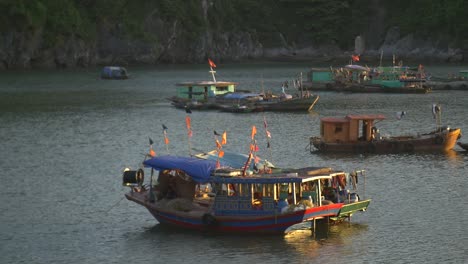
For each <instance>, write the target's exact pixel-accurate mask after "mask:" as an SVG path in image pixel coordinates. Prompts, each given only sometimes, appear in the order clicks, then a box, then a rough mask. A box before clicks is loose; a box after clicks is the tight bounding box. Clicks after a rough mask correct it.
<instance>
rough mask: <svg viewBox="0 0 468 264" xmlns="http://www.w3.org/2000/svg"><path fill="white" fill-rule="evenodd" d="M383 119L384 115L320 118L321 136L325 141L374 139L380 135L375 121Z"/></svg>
mask: <svg viewBox="0 0 468 264" xmlns="http://www.w3.org/2000/svg"><path fill="white" fill-rule="evenodd" d="M383 119H385V116H383V115H347V116H346V117H344V118H335V117H324V118H322V119H321V120H320V136H321V138H322V140H323V141H324V142H325V143H335V142H356V141H372V140H373V139H375V138H377V137H379V136H378V135H377V133H378V130H377V129H376V128H375V123H376V121H380V120H383Z"/></svg>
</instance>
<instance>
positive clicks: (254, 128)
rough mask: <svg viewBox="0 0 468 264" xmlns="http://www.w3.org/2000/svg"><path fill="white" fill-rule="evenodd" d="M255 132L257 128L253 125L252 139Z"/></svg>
mask: <svg viewBox="0 0 468 264" xmlns="http://www.w3.org/2000/svg"><path fill="white" fill-rule="evenodd" d="M256 134H257V128H256V127H255V126H252V140H253V139H254V138H255V135H256Z"/></svg>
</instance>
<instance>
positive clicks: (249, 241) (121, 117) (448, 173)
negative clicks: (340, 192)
mask: <svg viewBox="0 0 468 264" xmlns="http://www.w3.org/2000/svg"><path fill="white" fill-rule="evenodd" d="M308 66H315V65H305V64H286V63H284V64H253V65H218V75H217V79H218V80H226V81H238V82H239V83H240V85H239V88H240V89H250V90H260V89H261V87H262V86H263V87H264V88H265V89H272V90H274V91H280V87H281V83H282V82H284V81H286V80H291V79H292V78H293V77H294V76H295V75H296V74H297V73H299V72H301V71H303V72H305V71H306V70H307V67H308ZM207 68H208V67H207V66H206V65H198V66H167V67H159V68H129V72H130V73H131V75H132V76H131V77H132V78H131V79H129V80H124V81H108V80H106V81H105V80H100V79H99V78H98V77H99V69H95V70H94V69H90V70H82V71H54V72H49V71H33V72H7V73H0V137H1V140H2V142H1V144H0V146H1V151H0V165H1V166H0V168H1V174H0V179H1V182H2V185H3V188H2V191H1V192H0V199H1V203H0V212H1V214H0V262H1V263H129V262H132V261H135V262H137V263H199V262H205V261H209V262H210V263H221V262H222V263H289V262H293V263H345V262H349V263H464V262H465V261H466V259H468V253H467V252H468V248H467V246H466V245H467V243H468V231H467V230H468V229H467V228H466V223H467V222H466V219H467V216H468V214H467V212H468V202H467V201H468V199H467V197H466V196H465V194H466V193H467V191H466V190H467V187H468V177H466V174H467V172H468V154H467V153H465V152H463V151H462V150H461V149H459V148H458V146H457V147H456V149H455V150H454V151H450V152H448V153H437V154H430V153H422V154H403V155H318V154H311V153H309V149H308V139H309V137H310V136H312V135H318V134H319V130H320V125H319V119H320V117H323V116H344V115H347V114H351V113H379V114H385V115H386V116H387V117H388V119H387V120H385V121H382V122H381V123H379V128H380V131H381V133H382V134H383V135H385V134H392V135H397V134H416V133H424V132H428V131H430V130H433V129H434V127H435V122H434V119H433V118H432V113H431V105H432V103H440V104H442V123H443V124H444V125H449V126H451V127H461V128H462V132H464V131H468V125H467V124H468V97H467V95H468V92H465V91H436V92H433V93H431V94H424V95H413V94H411V95H406V94H392V95H389V94H339V93H326V92H322V93H319V95H320V100H319V101H318V103H317V105H316V106H315V108H314V109H315V111H314V112H313V113H308V114H307V113H253V114H230V113H219V112H194V113H193V114H192V115H191V118H192V126H193V133H194V135H193V138H192V142H191V144H192V145H193V147H194V148H197V149H202V150H207V149H213V148H214V147H215V142H214V140H213V130H217V131H223V130H226V131H227V132H228V145H226V147H225V148H226V149H228V150H233V151H239V152H246V151H247V149H248V147H249V139H250V127H251V126H252V125H256V126H257V127H258V128H259V131H262V130H261V129H262V128H263V118H264V117H265V118H266V119H267V121H268V124H269V130H270V132H271V134H272V141H271V144H272V154H271V155H270V153H268V152H267V151H266V149H265V146H266V141H262V139H261V137H258V141H259V142H258V143H259V145H260V155H261V156H264V157H266V158H268V159H269V160H271V161H273V162H274V163H275V164H277V165H278V166H282V167H298V166H314V165H317V166H330V167H335V168H339V169H344V170H353V169H365V170H367V178H366V185H365V190H364V187H363V186H360V188H361V189H360V190H361V193H362V192H363V191H365V195H364V196H365V197H367V198H372V199H373V200H372V203H371V205H370V207H369V209H368V211H367V212H365V213H362V214H358V215H356V216H355V217H354V218H353V219H352V222H351V224H350V225H341V226H334V227H332V228H331V230H330V236H329V238H328V239H327V240H322V241H315V240H314V239H313V237H312V236H311V233H310V231H307V230H301V231H297V232H294V233H292V234H290V235H287V236H285V237H270V236H268V237H263V236H243V235H238V236H237V235H230V236H221V235H213V234H201V233H198V232H180V231H177V230H174V229H167V228H164V227H161V226H159V225H158V224H157V221H156V220H155V219H154V218H152V216H151V215H150V214H149V212H147V211H146V210H145V209H144V208H142V207H140V206H138V205H136V204H134V203H131V202H129V201H127V200H122V198H123V195H124V193H125V192H127V189H126V188H124V187H122V186H121V173H122V170H123V168H125V167H133V168H135V167H137V165H138V164H139V162H141V161H142V160H143V155H142V153H145V152H146V151H147V150H148V146H147V144H148V137H151V138H152V139H153V140H154V141H155V149H156V151H157V152H158V153H160V154H166V152H167V151H166V148H165V145H164V141H163V134H162V127H161V126H162V124H165V125H166V126H167V127H168V128H169V129H168V136H169V138H170V141H171V143H170V145H169V151H170V153H171V154H179V155H187V154H188V146H187V144H188V142H187V137H186V130H185V115H186V114H185V112H184V111H180V110H177V109H174V108H172V107H171V105H170V104H169V103H168V101H167V100H166V98H167V97H169V96H171V95H173V94H174V89H175V86H174V84H175V83H177V82H182V81H192V80H206V79H208V78H209V77H210V76H209V74H208V69H207ZM467 68H468V66H465V67H461V66H450V67H449V66H444V67H432V68H431V66H426V69H427V70H429V71H431V70H432V72H433V73H436V72H437V73H441V74H446V73H448V72H457V71H458V70H459V69H467ZM290 92H292V91H290ZM397 111H406V112H407V115H406V116H405V118H404V119H402V120H400V121H397V120H396V118H395V117H394V116H395V112H397ZM260 134H261V133H259V135H260ZM461 141H465V142H468V139H465V138H464V137H462V139H461ZM262 144H263V145H262ZM262 146H263V147H262ZM361 183H363V182H362V181H361Z"/></svg>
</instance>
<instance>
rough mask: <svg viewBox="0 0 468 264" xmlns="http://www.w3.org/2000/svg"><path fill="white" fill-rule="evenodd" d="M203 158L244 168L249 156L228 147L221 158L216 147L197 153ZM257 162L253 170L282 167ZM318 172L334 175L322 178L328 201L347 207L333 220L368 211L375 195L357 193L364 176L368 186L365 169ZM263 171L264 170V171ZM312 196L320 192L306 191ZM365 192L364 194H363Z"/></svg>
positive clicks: (198, 156) (306, 196) (323, 190)
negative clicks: (349, 171) (229, 149)
mask: <svg viewBox="0 0 468 264" xmlns="http://www.w3.org/2000/svg"><path fill="white" fill-rule="evenodd" d="M194 156H195V157H197V158H200V159H211V160H214V161H216V160H220V162H222V163H223V164H229V166H230V167H232V168H242V167H243V166H244V164H245V161H246V160H247V159H248V155H245V154H241V153H236V152H230V151H224V155H223V157H221V158H219V157H218V154H217V151H216V150H213V151H210V152H205V153H199V154H196V155H194ZM256 160H257V162H256V163H254V162H252V163H251V164H249V170H252V171H255V170H258V171H267V170H271V171H272V172H274V171H278V170H279V168H277V167H276V166H275V165H273V164H272V163H271V162H269V161H268V160H264V159H261V158H259V157H257V159H256ZM315 171H316V173H322V174H328V175H331V176H332V178H331V179H330V180H328V179H327V180H324V181H322V188H323V189H322V195H323V198H324V201H325V203H327V202H329V201H331V202H333V203H340V202H342V203H344V205H343V207H342V208H341V209H340V212H339V214H338V215H337V216H334V217H330V220H331V221H333V223H335V224H336V223H341V222H343V221H344V220H348V221H349V220H351V216H352V215H353V214H354V213H356V212H364V211H366V210H367V207H368V206H369V204H370V202H371V199H364V200H361V197H360V196H359V194H358V193H357V187H358V181H359V180H358V179H359V178H361V181H362V180H364V183H363V184H361V186H363V187H364V188H365V181H366V179H365V177H366V174H365V170H356V171H353V172H351V173H346V172H344V171H332V169H331V168H320V169H316V170H315ZM260 174H261V173H260ZM309 196H310V197H311V199H312V201H313V202H314V203H317V198H318V196H317V195H316V193H315V192H313V191H303V192H302V197H305V198H308V197H309ZM364 196H365V194H363V197H364Z"/></svg>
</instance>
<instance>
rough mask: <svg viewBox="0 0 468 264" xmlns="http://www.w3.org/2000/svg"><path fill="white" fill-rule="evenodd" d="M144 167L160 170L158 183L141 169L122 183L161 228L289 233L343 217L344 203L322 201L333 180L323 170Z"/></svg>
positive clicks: (158, 160) (190, 162)
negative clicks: (302, 225) (297, 227)
mask: <svg viewBox="0 0 468 264" xmlns="http://www.w3.org/2000/svg"><path fill="white" fill-rule="evenodd" d="M143 164H144V166H145V167H147V168H151V169H152V170H157V171H159V176H158V180H157V181H158V184H156V185H153V184H152V182H151V181H152V180H150V184H149V185H145V184H144V179H143V178H144V177H142V174H143V173H142V170H138V171H126V172H124V176H123V183H124V185H127V186H130V187H131V188H132V190H131V191H130V192H128V193H127V194H125V196H126V198H127V199H128V200H130V201H133V202H136V203H138V204H140V205H142V206H144V207H145V208H147V209H148V210H149V212H150V213H151V214H152V215H153V216H154V217H155V218H156V219H157V220H158V222H159V223H160V224H167V225H172V226H176V227H180V228H184V229H185V228H188V229H197V230H209V231H217V232H255V233H285V232H288V230H289V228H290V227H292V226H294V225H296V224H300V223H304V222H308V221H313V220H316V219H321V218H324V217H330V216H339V212H340V209H341V208H342V207H343V205H344V203H333V202H331V201H330V202H325V201H323V200H322V199H321V198H320V197H321V196H322V193H321V190H322V186H321V184H322V181H326V180H332V177H333V175H332V172H329V173H324V172H323V168H313V167H307V168H300V169H280V170H276V171H274V172H272V173H269V174H255V173H253V174H251V173H248V174H245V173H243V171H242V170H239V169H233V168H227V167H224V168H220V169H216V161H214V160H204V159H198V158H191V157H177V156H161V157H154V158H151V159H148V160H145V161H144V162H143ZM244 172H245V171H244ZM138 175H139V177H137V176H138ZM202 184H204V186H205V187H204V188H200V187H199V186H201V185H202ZM312 192H313V193H314V194H313V195H311V193H312ZM304 195H307V198H304ZM312 196H313V197H312Z"/></svg>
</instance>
